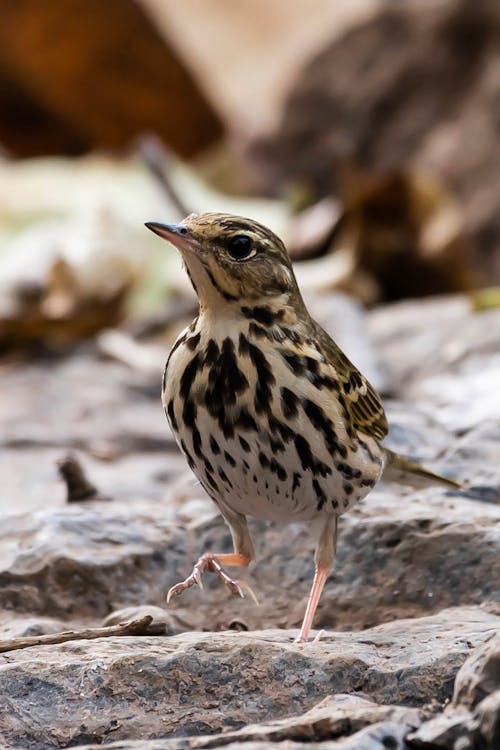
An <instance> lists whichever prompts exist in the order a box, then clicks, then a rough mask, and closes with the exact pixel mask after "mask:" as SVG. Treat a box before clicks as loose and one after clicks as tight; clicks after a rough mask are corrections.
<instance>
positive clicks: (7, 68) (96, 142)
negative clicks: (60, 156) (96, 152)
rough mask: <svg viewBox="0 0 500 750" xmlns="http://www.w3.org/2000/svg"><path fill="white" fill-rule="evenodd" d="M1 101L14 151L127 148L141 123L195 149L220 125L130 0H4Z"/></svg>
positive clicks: (3, 134) (0, 131) (181, 147)
mask: <svg viewBox="0 0 500 750" xmlns="http://www.w3.org/2000/svg"><path fill="white" fill-rule="evenodd" d="M0 110H1V111H2V118H1V119H0V142H1V143H2V144H3V145H4V146H5V147H6V148H7V149H8V150H9V151H11V152H12V153H14V154H16V155H19V156H32V155H36V154H42V153H47V152H53V153H66V154H75V153H81V152H83V151H85V150H89V149H91V148H95V147H107V148H123V147H125V146H127V145H128V144H129V143H130V141H131V140H132V139H133V138H134V136H136V135H138V134H139V133H142V132H144V131H145V130H153V131H155V132H156V133H157V134H158V135H159V136H160V137H161V138H162V139H164V140H165V142H166V143H168V145H169V146H170V147H171V148H172V149H174V150H175V151H176V152H177V153H179V154H181V155H182V156H191V155H193V154H195V153H197V152H198V151H200V150H201V149H203V148H205V147H206V146H208V145H210V144H211V143H212V142H213V141H214V140H215V139H216V138H217V137H219V136H220V135H221V132H222V127H221V123H220V121H219V119H218V117H217V116H216V114H215V113H214V111H213V109H212V108H211V107H210V105H209V104H208V102H207V101H206V99H205V98H204V97H203V95H202V94H201V92H200V90H199V88H198V86H197V85H196V83H195V82H194V80H193V78H192V77H191V75H190V74H189V73H188V71H187V69H186V68H185V66H184V65H183V63H182V62H181V60H180V58H179V56H178V55H177V53H176V52H175V51H174V50H173V49H172V48H171V47H170V46H169V45H168V44H167V42H166V41H165V40H164V39H163V38H162V37H161V36H160V35H159V33H158V32H157V30H156V28H155V26H154V25H153V22H152V20H150V18H149V17H148V15H147V14H146V13H145V11H143V10H142V8H141V6H140V5H139V4H138V3H136V2H134V1H133V0H106V2H100V0H44V2H39V0H0Z"/></svg>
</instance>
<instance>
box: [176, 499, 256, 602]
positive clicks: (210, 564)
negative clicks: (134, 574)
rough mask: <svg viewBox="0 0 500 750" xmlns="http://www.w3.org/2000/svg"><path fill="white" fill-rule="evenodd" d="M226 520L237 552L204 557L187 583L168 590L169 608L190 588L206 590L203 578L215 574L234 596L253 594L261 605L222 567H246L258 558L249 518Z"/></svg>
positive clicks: (228, 517) (182, 582) (244, 585)
mask: <svg viewBox="0 0 500 750" xmlns="http://www.w3.org/2000/svg"><path fill="white" fill-rule="evenodd" d="M224 518H225V521H226V523H227V524H228V526H229V529H230V531H231V536H232V538H233V545H234V552H231V553H220V554H219V553H215V552H206V553H205V554H204V555H202V556H201V557H200V559H199V560H198V562H197V563H196V564H195V566H194V568H193V570H192V572H191V574H190V575H188V577H187V578H186V579H185V580H184V581H181V582H180V583H177V584H175V586H172V588H171V589H170V590H169V592H168V594H167V604H168V603H169V601H170V599H171V598H172V597H173V596H175V595H176V594H182V592H183V591H184V590H185V589H189V588H191V586H194V584H195V583H196V584H198V586H199V587H200V588H203V582H202V580H201V574H202V573H204V572H210V573H215V574H216V575H217V576H218V577H219V578H220V579H221V581H222V582H223V583H224V584H225V585H226V586H227V587H228V589H229V591H230V592H231V593H232V594H236V595H238V596H241V597H242V598H243V597H244V596H245V591H246V592H248V593H249V594H250V596H251V597H252V599H253V600H254V601H255V602H256V603H258V602H257V597H256V596H255V594H254V592H253V591H252V589H251V588H250V586H249V585H248V584H247V583H245V582H244V581H235V580H233V579H232V578H231V577H230V576H228V574H227V573H226V572H225V570H224V568H223V567H222V566H223V565H230V566H233V565H234V566H237V567H246V566H247V565H249V564H250V562H251V561H252V560H253V559H254V558H255V552H254V548H253V544H252V540H251V539H250V534H249V532H248V527H247V521H246V518H245V516H242V515H240V514H234V515H233V514H231V515H229V514H226V515H225V516H224Z"/></svg>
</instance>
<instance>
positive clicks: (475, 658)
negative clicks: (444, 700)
mask: <svg viewBox="0 0 500 750" xmlns="http://www.w3.org/2000/svg"><path fill="white" fill-rule="evenodd" d="M499 689H500V635H497V636H496V637H493V638H491V639H490V640H488V641H487V642H486V643H485V644H484V645H483V646H481V648H477V649H476V650H475V651H474V653H473V654H472V655H471V656H470V657H469V659H467V661H466V662H465V664H464V665H463V666H462V668H461V669H460V671H459V673H458V674H457V679H456V682H455V690H454V693H453V704H454V705H455V706H466V707H467V708H470V709H472V708H475V707H476V706H477V704H478V703H480V702H481V701H482V700H484V698H487V697H488V696H490V695H492V693H494V692H495V691H497V690H499Z"/></svg>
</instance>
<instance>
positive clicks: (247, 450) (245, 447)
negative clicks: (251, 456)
mask: <svg viewBox="0 0 500 750" xmlns="http://www.w3.org/2000/svg"><path fill="white" fill-rule="evenodd" d="M238 440H239V441H240V445H241V447H242V448H243V450H244V451H245V453H250V446H249V444H248V442H247V441H246V440H245V438H244V437H243V436H242V435H239V436H238Z"/></svg>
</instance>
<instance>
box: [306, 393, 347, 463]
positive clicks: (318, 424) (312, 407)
mask: <svg viewBox="0 0 500 750" xmlns="http://www.w3.org/2000/svg"><path fill="white" fill-rule="evenodd" d="M302 403H303V407H304V411H305V413H306V415H307V417H308V418H309V420H310V422H311V424H312V426H313V427H315V428H316V429H317V430H318V431H319V432H321V433H322V434H323V438H324V441H325V444H326V447H327V448H328V451H329V452H330V454H332V455H333V454H334V453H339V454H340V455H341V456H342V458H345V457H346V456H347V449H346V447H345V446H344V445H342V444H341V443H340V442H339V441H338V440H337V435H336V434H335V430H334V429H333V425H332V420H331V419H328V417H327V416H326V414H325V412H324V411H323V409H322V408H321V407H320V406H318V405H317V404H315V403H314V401H310V400H309V399H304V400H303V402H302Z"/></svg>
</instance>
